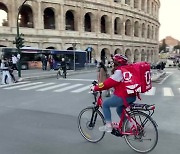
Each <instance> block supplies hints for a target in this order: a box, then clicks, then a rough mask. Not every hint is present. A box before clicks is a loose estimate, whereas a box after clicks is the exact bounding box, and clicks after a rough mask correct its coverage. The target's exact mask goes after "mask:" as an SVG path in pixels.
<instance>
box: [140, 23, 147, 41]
mask: <svg viewBox="0 0 180 154" xmlns="http://www.w3.org/2000/svg"><path fill="white" fill-rule="evenodd" d="M145 31H146V26H145V24H144V23H143V24H142V32H141V37H142V38H145Z"/></svg>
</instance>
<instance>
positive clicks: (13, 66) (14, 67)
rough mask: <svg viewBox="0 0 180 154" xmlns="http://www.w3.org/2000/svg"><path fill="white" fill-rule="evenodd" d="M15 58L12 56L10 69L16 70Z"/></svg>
mask: <svg viewBox="0 0 180 154" xmlns="http://www.w3.org/2000/svg"><path fill="white" fill-rule="evenodd" d="M17 61H18V59H17V57H16V56H15V55H12V69H13V70H17Z"/></svg>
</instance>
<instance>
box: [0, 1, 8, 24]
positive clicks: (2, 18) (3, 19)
mask: <svg viewBox="0 0 180 154" xmlns="http://www.w3.org/2000/svg"><path fill="white" fill-rule="evenodd" d="M8 25H9V24H8V9H7V7H6V5H4V4H3V3H1V2H0V26H8Z"/></svg>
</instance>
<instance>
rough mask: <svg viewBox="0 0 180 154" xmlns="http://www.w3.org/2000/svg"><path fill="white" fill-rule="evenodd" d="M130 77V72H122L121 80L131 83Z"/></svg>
mask: <svg viewBox="0 0 180 154" xmlns="http://www.w3.org/2000/svg"><path fill="white" fill-rule="evenodd" d="M132 76H133V75H132V74H131V72H123V78H124V81H126V82H128V81H131V78H132Z"/></svg>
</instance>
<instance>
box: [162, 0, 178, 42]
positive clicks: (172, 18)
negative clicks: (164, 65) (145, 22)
mask: <svg viewBox="0 0 180 154" xmlns="http://www.w3.org/2000/svg"><path fill="white" fill-rule="evenodd" d="M160 2H161V6H160V11H159V22H160V24H161V26H160V32H159V40H161V39H163V38H165V37H166V36H172V37H174V38H175V39H178V40H179V41H180V17H179V16H180V0H160Z"/></svg>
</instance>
